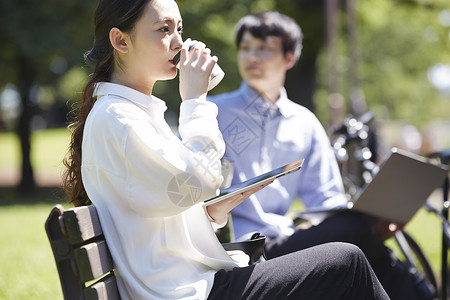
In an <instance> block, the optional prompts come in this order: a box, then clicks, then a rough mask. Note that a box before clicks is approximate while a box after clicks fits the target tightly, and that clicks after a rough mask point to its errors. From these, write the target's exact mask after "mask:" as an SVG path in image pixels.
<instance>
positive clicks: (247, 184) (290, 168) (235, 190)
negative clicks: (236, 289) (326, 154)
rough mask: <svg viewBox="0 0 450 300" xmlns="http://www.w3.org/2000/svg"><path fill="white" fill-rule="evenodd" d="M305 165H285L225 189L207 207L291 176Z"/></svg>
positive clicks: (295, 163)
mask: <svg viewBox="0 0 450 300" xmlns="http://www.w3.org/2000/svg"><path fill="white" fill-rule="evenodd" d="M302 164H303V159H300V160H297V161H294V162H292V163H289V164H287V165H284V166H282V167H279V168H277V169H274V170H272V171H269V172H267V173H264V174H261V175H259V176H256V177H253V178H251V179H249V180H246V181H244V182H241V183H238V184H235V185H233V186H230V187H229V188H226V189H223V190H221V191H220V193H219V195H218V196H216V197H213V198H210V199H208V200H206V201H205V206H208V205H211V204H214V203H217V202H219V201H222V200H225V199H227V198H229V197H232V196H234V195H237V194H240V193H243V192H245V191H248V190H250V189H252V188H254V187H257V186H258V185H261V184H264V183H266V182H270V181H273V180H275V179H277V178H279V177H281V176H284V175H287V174H290V173H292V172H295V171H298V170H300V168H301V167H302Z"/></svg>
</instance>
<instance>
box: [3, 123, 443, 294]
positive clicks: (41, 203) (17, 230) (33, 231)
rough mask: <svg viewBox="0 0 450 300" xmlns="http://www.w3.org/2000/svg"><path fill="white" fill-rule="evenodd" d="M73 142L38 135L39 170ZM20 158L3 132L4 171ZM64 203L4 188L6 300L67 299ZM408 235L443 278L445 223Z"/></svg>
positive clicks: (53, 195) (426, 222)
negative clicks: (58, 208) (51, 231)
mask: <svg viewBox="0 0 450 300" xmlns="http://www.w3.org/2000/svg"><path fill="white" fill-rule="evenodd" d="M68 141H69V134H68V132H67V130H66V129H55V130H45V131H39V132H35V133H33V137H32V143H33V145H32V147H33V154H32V161H33V163H34V167H35V170H37V171H38V172H46V171H50V172H53V171H54V170H59V168H61V165H60V161H61V159H62V157H64V155H65V153H66V149H67V145H68ZM18 153H19V147H18V140H17V138H16V136H15V135H13V134H5V133H0V171H1V170H4V169H5V168H8V169H12V168H17V165H18V161H19V160H20V156H19V154H18ZM64 202H65V198H64V195H63V193H62V191H61V189H60V188H51V187H50V188H42V187H41V188H39V189H38V190H37V191H36V192H35V193H33V194H32V195H23V194H19V193H18V192H17V190H16V189H14V188H12V187H1V188H0V228H1V230H0V241H1V242H0V299H62V292H61V288H60V285H59V279H58V274H57V271H56V266H55V262H54V259H53V255H52V253H51V248H50V244H49V242H48V239H47V236H46V234H45V230H44V223H45V220H46V218H47V216H48V214H49V212H50V209H51V207H52V206H53V205H54V204H56V203H64ZM69 206H70V205H67V207H69ZM294 209H298V206H296V207H294ZM406 230H407V231H408V232H409V233H410V234H411V235H412V236H413V237H414V238H415V239H416V241H417V242H418V243H419V244H420V246H421V247H422V248H423V249H424V251H425V253H426V254H427V256H428V257H429V258H430V261H431V263H432V265H433V268H434V270H435V275H436V276H437V277H439V275H440V255H441V253H440V247H441V245H440V239H441V236H440V235H441V225H440V223H439V219H438V218H437V217H435V216H434V215H432V214H430V213H427V212H426V211H424V210H420V211H419V212H418V213H417V214H416V216H415V217H414V218H413V220H412V221H411V222H410V223H409V224H408V225H407V227H406ZM388 245H392V246H395V245H394V243H393V241H392V240H390V241H388Z"/></svg>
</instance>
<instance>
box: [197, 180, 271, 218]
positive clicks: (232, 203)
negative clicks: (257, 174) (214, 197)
mask: <svg viewBox="0 0 450 300" xmlns="http://www.w3.org/2000/svg"><path fill="white" fill-rule="evenodd" d="M272 182H273V181H270V182H267V183H264V184H261V185H258V186H256V187H254V188H252V189H250V190H248V191H246V192H243V193H240V194H237V195H235V196H233V197H230V198H228V199H226V200H223V201H219V202H217V203H214V204H211V205H209V206H207V207H206V210H207V212H208V215H209V216H210V217H211V218H212V219H213V220H214V222H215V223H217V224H223V223H225V221H226V220H227V214H228V213H229V212H230V211H231V210H232V209H233V208H235V207H236V206H238V205H239V204H241V203H242V202H243V201H244V200H245V199H247V198H248V197H250V196H251V195H252V194H254V193H256V192H257V191H259V190H261V189H263V188H265V187H266V186H268V185H269V184H271V183H272Z"/></svg>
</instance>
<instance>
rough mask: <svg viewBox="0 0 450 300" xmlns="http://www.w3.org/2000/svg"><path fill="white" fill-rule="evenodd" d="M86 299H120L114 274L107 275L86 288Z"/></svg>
mask: <svg viewBox="0 0 450 300" xmlns="http://www.w3.org/2000/svg"><path fill="white" fill-rule="evenodd" d="M84 296H85V297H86V300H98V299H108V300H120V297H119V291H118V289H117V282H116V279H115V278H114V277H113V276H109V277H105V278H103V279H102V280H100V281H98V282H96V283H95V284H93V285H92V286H90V287H88V288H86V289H85V290H84Z"/></svg>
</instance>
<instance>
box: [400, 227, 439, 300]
mask: <svg viewBox="0 0 450 300" xmlns="http://www.w3.org/2000/svg"><path fill="white" fill-rule="evenodd" d="M395 241H396V243H397V245H398V247H399V249H400V251H401V252H402V254H403V256H404V257H405V259H406V262H407V263H409V264H410V266H411V267H413V268H414V269H416V270H417V271H418V272H419V273H420V274H422V275H423V277H424V278H425V279H426V280H427V283H426V288H428V289H429V290H430V292H432V293H434V294H436V295H437V282H436V277H435V276H434V272H433V269H432V268H431V265H430V262H429V261H428V259H427V257H426V256H425V254H424V252H423V251H422V249H421V248H420V246H419V245H418V244H417V243H416V241H414V239H413V238H412V237H411V236H410V235H409V234H408V233H406V232H405V231H397V232H396V234H395Z"/></svg>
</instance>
